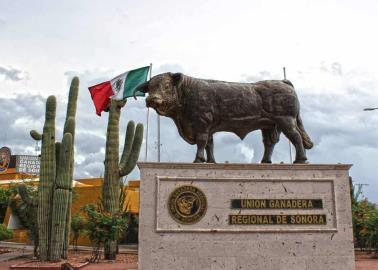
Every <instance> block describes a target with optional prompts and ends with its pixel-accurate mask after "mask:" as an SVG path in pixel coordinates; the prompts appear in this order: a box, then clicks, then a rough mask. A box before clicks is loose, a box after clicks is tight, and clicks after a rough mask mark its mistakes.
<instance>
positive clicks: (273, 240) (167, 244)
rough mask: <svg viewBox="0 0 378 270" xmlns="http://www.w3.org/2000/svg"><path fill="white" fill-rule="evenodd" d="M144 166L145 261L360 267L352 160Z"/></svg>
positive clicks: (205, 266)
mask: <svg viewBox="0 0 378 270" xmlns="http://www.w3.org/2000/svg"><path fill="white" fill-rule="evenodd" d="M138 166H139V168H140V170H141V186H140V216H139V269H143V270H150V269H151V270H157V269H161V270H168V269H169V270H174V269H188V270H199V269H201V270H214V269H245V270H252V269H280V270H281V269H290V270H295V269H298V270H299V269H300V270H303V269H308V270H315V269H322V270H323V269H342V270H349V269H350V270H352V269H355V268H354V267H355V266H354V249H353V232H352V217H351V203H350V189H349V188H350V187H349V178H348V177H349V174H348V171H349V168H350V167H351V165H344V164H336V165H332V164H330V165H329V164H327V165H325V164H306V165H302V164H301V165H299V164H298V165H297V164H295V165H291V164H290V165H288V164H273V165H272V164H192V163H139V164H138ZM188 186H189V187H194V188H193V190H194V191H193V192H194V193H196V192H198V193H199V194H203V195H204V197H205V199H203V198H202V199H201V200H202V201H203V203H202V204H204V205H205V207H206V209H200V208H201V205H200V204H199V202H200V200H199V199H198V198H197V199H196V197H195V196H194V197H193V196H191V194H192V193H190V192H191V188H182V187H188ZM180 190H183V192H182V196H181V197H180V194H178V193H177V191H180ZM185 190H186V191H185ZM174 191H176V193H177V194H176V193H174V195H175V196H173V198H174V200H172V199H170V198H172V196H171V194H172V193H173V192H174ZM194 193H193V194H194ZM201 196H202V195H201ZM183 207H184V208H185V207H186V208H185V209H184V208H183ZM197 208H198V209H197ZM172 209H173V210H174V211H175V214H180V211H181V212H182V214H183V215H184V216H185V214H187V215H188V216H187V217H184V218H183V219H182V220H180V219H177V218H175V217H174V216H172ZM188 209H189V210H192V212H190V211H189V210H188ZM187 210H188V211H189V212H186V211H187ZM196 211H197V212H196ZM196 214H200V215H201V216H199V217H198V218H197V217H196ZM185 218H187V220H189V221H190V222H189V223H190V224H186V223H185ZM193 220H195V221H194V222H193ZM181 221H183V222H181Z"/></svg>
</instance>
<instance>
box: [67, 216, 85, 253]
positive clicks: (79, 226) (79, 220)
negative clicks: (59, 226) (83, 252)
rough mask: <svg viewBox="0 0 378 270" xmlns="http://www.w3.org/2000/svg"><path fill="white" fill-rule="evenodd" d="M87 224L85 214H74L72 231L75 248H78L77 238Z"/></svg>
mask: <svg viewBox="0 0 378 270" xmlns="http://www.w3.org/2000/svg"><path fill="white" fill-rule="evenodd" d="M85 225H86V220H85V218H84V216H83V215H80V214H75V215H73V216H72V220H71V232H72V241H73V246H74V250H77V240H78V239H79V236H80V234H81V233H82V232H83V231H84V229H85Z"/></svg>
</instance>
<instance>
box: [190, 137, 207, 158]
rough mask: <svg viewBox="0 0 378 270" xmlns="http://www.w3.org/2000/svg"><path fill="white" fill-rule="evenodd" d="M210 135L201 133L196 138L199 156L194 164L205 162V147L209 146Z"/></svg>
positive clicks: (197, 155)
mask: <svg viewBox="0 0 378 270" xmlns="http://www.w3.org/2000/svg"><path fill="white" fill-rule="evenodd" d="M207 139H208V134H207V133H200V134H197V136H196V144H197V154H196V158H195V159H194V161H193V162H194V163H202V162H205V147H206V145H207Z"/></svg>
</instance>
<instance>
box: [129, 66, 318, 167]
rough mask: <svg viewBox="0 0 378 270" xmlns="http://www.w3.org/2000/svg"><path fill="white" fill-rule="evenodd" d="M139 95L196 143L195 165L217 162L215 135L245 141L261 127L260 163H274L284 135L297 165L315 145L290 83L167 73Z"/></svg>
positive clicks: (142, 87) (187, 138)
mask: <svg viewBox="0 0 378 270" xmlns="http://www.w3.org/2000/svg"><path fill="white" fill-rule="evenodd" d="M137 91H141V92H144V93H149V96H148V97H147V99H146V105H147V107H152V108H154V109H155V110H156V112H157V113H158V114H159V115H163V116H167V117H170V118H172V119H173V121H174V122H175V124H176V126H177V129H178V132H179V133H180V135H181V137H182V138H183V139H184V140H185V141H186V142H188V143H190V144H196V145H197V154H196V157H195V159H194V162H205V161H206V162H209V163H211V162H213V163H214V162H215V159H214V153H213V148H214V144H213V134H214V133H215V132H218V131H228V132H234V133H235V134H236V135H238V136H239V137H240V138H241V139H244V137H245V136H246V135H247V134H248V133H249V132H251V131H253V130H257V129H261V132H262V137H263V142H264V148H265V149H264V157H263V158H262V160H261V162H262V163H271V162H272V161H271V156H272V152H273V148H274V146H275V144H276V143H277V142H278V140H279V136H280V133H281V131H282V132H283V133H284V134H285V135H286V137H287V138H288V139H289V140H290V141H291V142H292V143H293V145H294V146H295V149H296V156H295V161H294V163H306V160H307V157H306V153H305V149H311V148H312V146H313V143H312V141H311V139H310V137H309V136H308V135H307V133H306V131H305V129H304V127H303V123H302V120H301V117H300V115H299V101H298V97H297V95H296V93H295V90H294V87H293V85H292V83H291V82H290V81H287V80H274V81H273V80H271V81H261V82H256V83H234V82H224V81H216V80H204V79H197V78H193V77H189V76H186V75H183V74H182V73H163V74H160V75H157V76H154V77H153V78H151V80H150V81H148V82H145V83H144V84H142V85H140V86H139V87H138V88H137V89H136V91H135V92H134V97H135V93H136V92H137ZM205 149H206V157H207V158H206V159H205V155H204V150H205Z"/></svg>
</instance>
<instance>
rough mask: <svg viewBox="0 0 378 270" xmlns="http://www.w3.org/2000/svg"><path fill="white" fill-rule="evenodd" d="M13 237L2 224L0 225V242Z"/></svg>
mask: <svg viewBox="0 0 378 270" xmlns="http://www.w3.org/2000/svg"><path fill="white" fill-rule="evenodd" d="M12 237H13V233H12V231H11V230H8V229H7V227H5V226H4V224H0V241H2V240H6V239H10V238H12Z"/></svg>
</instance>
